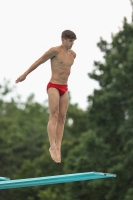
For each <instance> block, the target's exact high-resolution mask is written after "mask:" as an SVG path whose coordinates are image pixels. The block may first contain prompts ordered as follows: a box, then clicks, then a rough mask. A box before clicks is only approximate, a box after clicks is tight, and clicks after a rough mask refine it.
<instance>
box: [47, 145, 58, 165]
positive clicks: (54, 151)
mask: <svg viewBox="0 0 133 200" xmlns="http://www.w3.org/2000/svg"><path fill="white" fill-rule="evenodd" d="M49 152H50V155H51V158H52V159H53V160H54V161H55V162H56V163H58V157H57V149H56V148H51V147H50V148H49Z"/></svg>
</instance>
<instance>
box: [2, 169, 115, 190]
mask: <svg viewBox="0 0 133 200" xmlns="http://www.w3.org/2000/svg"><path fill="white" fill-rule="evenodd" d="M114 177H116V174H109V173H102V172H85V173H75V174H65V175H56V176H46V177H38V178H26V179H16V180H2V181H0V190H1V189H10V188H21V187H31V186H38V185H49V184H58V183H66V182H75V181H85V180H92V179H100V178H114ZM3 178H4V177H3Z"/></svg>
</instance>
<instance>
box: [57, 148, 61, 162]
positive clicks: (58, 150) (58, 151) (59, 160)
mask: <svg viewBox="0 0 133 200" xmlns="http://www.w3.org/2000/svg"><path fill="white" fill-rule="evenodd" d="M56 152H57V159H58V163H61V150H60V149H59V148H57V150H56Z"/></svg>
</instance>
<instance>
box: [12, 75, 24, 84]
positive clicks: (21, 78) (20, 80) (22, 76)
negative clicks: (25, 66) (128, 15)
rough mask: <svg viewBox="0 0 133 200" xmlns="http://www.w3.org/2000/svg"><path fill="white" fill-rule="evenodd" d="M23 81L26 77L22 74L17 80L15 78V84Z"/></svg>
mask: <svg viewBox="0 0 133 200" xmlns="http://www.w3.org/2000/svg"><path fill="white" fill-rule="evenodd" d="M25 79H26V75H25V74H23V75H21V76H20V77H19V78H17V80H16V81H15V83H19V82H22V81H24V80H25Z"/></svg>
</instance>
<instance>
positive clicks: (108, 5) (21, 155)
mask: <svg viewBox="0 0 133 200" xmlns="http://www.w3.org/2000/svg"><path fill="white" fill-rule="evenodd" d="M132 9H133V1H132V0H129V1H127V0H123V1H120V0H112V1H111V0H108V1H107V0H106V1H105V0H101V1H98V0H94V1H93V2H92V1H91V2H90V1H87V0H85V1H84V2H83V1H82V2H81V1H78V2H76V1H75V0H73V1H70V0H68V1H67V2H66V1H64V0H62V1H61V0H57V1H53V0H50V1H38V2H37V1H35V0H33V1H31V0H29V1H28V2H27V1H16V0H13V1H9V0H7V1H4V2H2V1H1V2H0V23H1V36H0V53H1V57H0V69H1V73H0V176H3V177H9V178H10V179H21V178H33V177H43V176H54V175H59V174H71V173H81V172H90V171H97V172H105V173H113V174H117V177H116V178H113V179H103V180H102V179H100V180H93V181H81V182H74V183H65V184H57V185H48V186H40V187H39V186H37V187H29V188H20V189H10V190H2V191H1V192H0V200H9V199H12V200H16V199H17V200H18V199H19V200H21V199H22V200H23V199H27V200H42V199H45V200H49V199H50V200H57V199H61V200H74V199H75V200H81V199H84V200H88V199H89V200H114V199H117V200H132V198H133V178H132V174H133V168H132V166H133V124H132V122H133V67H132V66H133V37H132V36H133V10H132ZM65 29H70V30H73V31H74V32H75V33H76V34H77V38H78V39H77V40H76V41H75V44H74V51H75V52H76V53H77V58H76V60H75V63H74V65H73V67H72V74H71V76H70V79H69V88H70V89H69V96H70V105H69V109H68V113H67V118H66V123H65V130H64V137H63V141H62V163H61V164H56V163H54V162H53V161H52V160H51V158H50V155H49V151H48V149H49V141H48V136H47V122H48V118H49V110H48V104H47V94H46V89H45V88H46V84H47V82H48V81H49V78H50V74H51V72H50V63H49V62H47V63H44V64H43V65H42V66H40V67H39V68H38V69H37V70H36V71H34V72H33V73H32V74H30V75H29V76H28V77H27V79H26V80H25V81H24V82H23V83H20V84H17V85H15V80H16V78H17V77H18V76H20V75H21V74H22V73H23V72H24V71H25V70H26V69H27V68H28V67H29V66H30V65H31V64H32V62H34V61H35V60H36V59H37V58H38V57H39V56H41V55H42V54H43V53H44V52H45V51H46V50H47V49H48V48H50V47H51V46H56V45H60V43H61V41H60V34H61V32H62V31H63V30H65Z"/></svg>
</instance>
